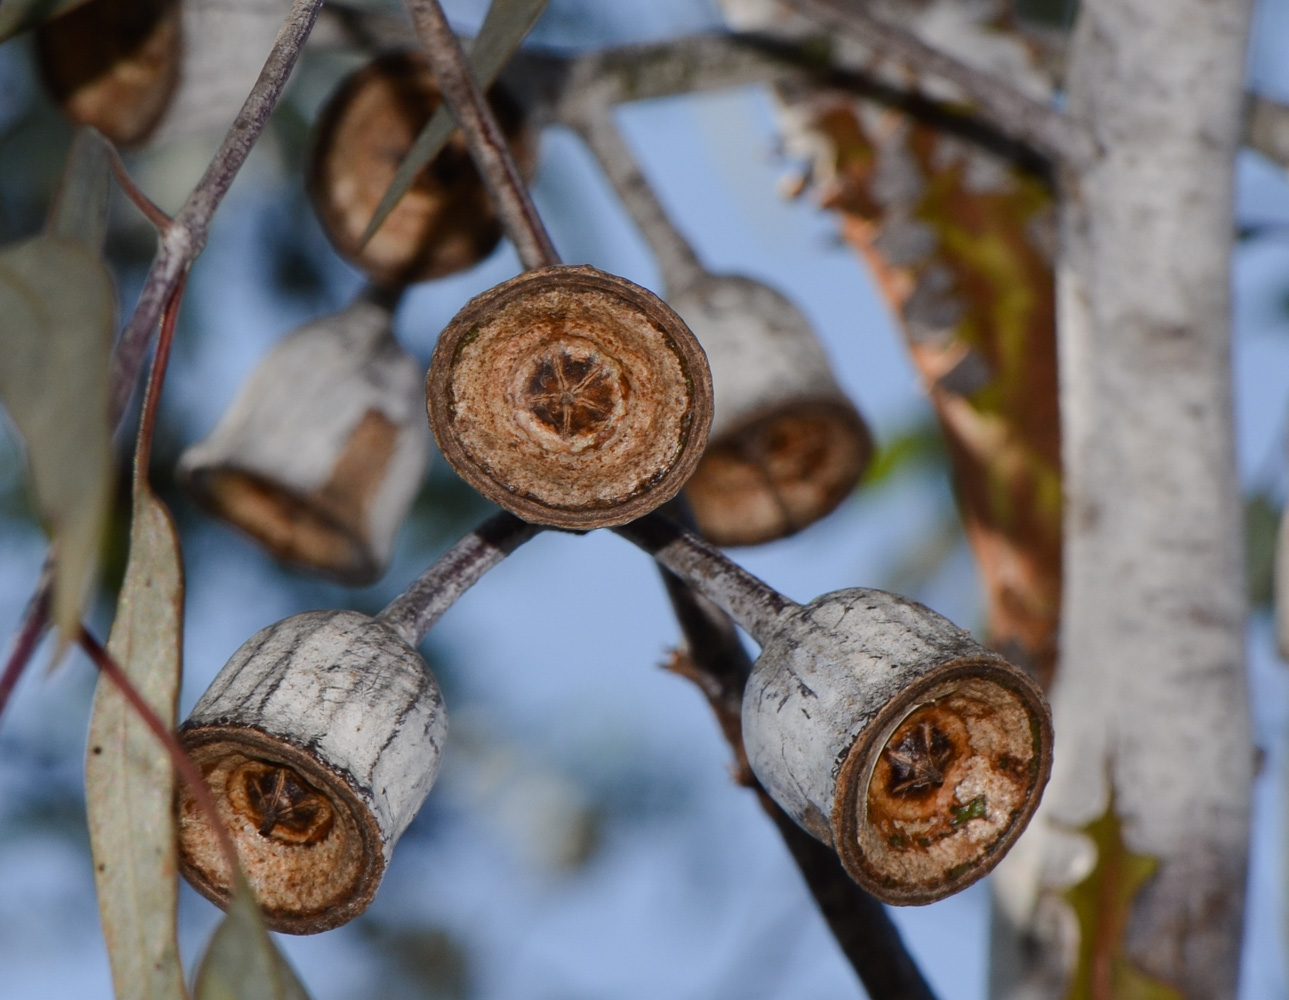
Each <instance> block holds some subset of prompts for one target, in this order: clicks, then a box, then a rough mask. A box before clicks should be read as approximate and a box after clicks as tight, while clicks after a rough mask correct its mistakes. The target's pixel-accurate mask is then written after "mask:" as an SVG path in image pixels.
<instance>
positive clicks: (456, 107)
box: [404, 0, 560, 270]
mask: <svg viewBox="0 0 1289 1000" xmlns="http://www.w3.org/2000/svg"><path fill="white" fill-rule="evenodd" d="M404 7H405V8H406V9H407V13H408V14H409V15H410V16H411V18H412V24H413V25H414V26H415V28H416V34H417V37H418V38H419V39H420V42H421V45H422V46H424V48H425V52H426V55H427V56H428V57H429V60H430V66H431V68H432V69H433V70H434V76H435V79H436V80H437V81H438V84H439V88H440V89H441V90H442V91H443V99H444V100H445V101H446V102H447V105H448V107H449V108H450V109H451V110H452V114H453V116H454V117H455V118H456V120H457V123H458V124H459V125H460V126H461V132H462V134H463V135H464V136H465V140H466V144H467V145H468V146H469V147H470V155H471V157H473V159H474V162H475V165H476V166H477V167H478V168H479V174H480V175H481V176H482V177H483V182H484V184H485V186H486V187H487V188H488V194H489V195H491V196H492V201H493V204H494V205H495V206H496V208H497V214H498V215H499V216H500V217H501V221H502V225H504V226H505V228H506V235H508V236H509V237H510V240H511V242H512V243H514V244H515V249H516V251H518V253H519V259H520V260H521V261H522V262H523V265H524V267H525V268H528V269H529V270H531V269H534V268H539V267H550V266H552V265H555V264H558V263H559V262H560V261H559V255H558V254H557V253H556V252H555V245H554V244H553V243H552V242H551V239H550V236H549V235H548V234H547V232H546V227H545V226H544V225H543V224H542V220H541V217H540V216H539V215H538V214H537V208H536V207H535V206H534V205H533V200H532V198H531V197H530V196H529V194H528V189H527V188H526V187H525V186H524V180H523V177H522V176H521V175H520V173H519V167H518V166H516V164H515V159H514V157H513V156H511V155H510V147H509V146H508V145H507V144H506V138H505V136H504V135H503V134H502V131H501V127H500V126H499V125H498V124H497V119H496V117H495V116H494V115H493V113H492V108H491V107H489V106H488V102H487V100H486V99H485V98H484V96H483V91H481V90H480V89H479V85H478V83H476V82H475V79H474V76H473V75H472V74H471V73H470V65H469V63H467V62H466V58H465V53H464V52H462V51H461V45H460V43H459V42H458V41H457V39H456V36H455V35H454V34H452V28H451V27H450V26H449V24H448V19H447V18H446V17H445V16H444V14H443V8H442V7H440V6H439V3H438V0H404Z"/></svg>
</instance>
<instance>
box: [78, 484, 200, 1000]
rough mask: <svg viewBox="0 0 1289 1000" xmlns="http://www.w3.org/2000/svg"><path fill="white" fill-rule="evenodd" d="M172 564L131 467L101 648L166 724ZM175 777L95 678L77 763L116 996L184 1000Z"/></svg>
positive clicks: (131, 715) (171, 670)
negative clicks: (111, 614)
mask: <svg viewBox="0 0 1289 1000" xmlns="http://www.w3.org/2000/svg"><path fill="white" fill-rule="evenodd" d="M183 586H184V583H183V564H182V561H181V555H180V550H179V539H178V535H177V534H176V532H175V527H174V523H173V521H172V520H171V518H170V512H169V511H167V510H166V508H165V506H164V505H163V504H162V503H161V501H159V500H158V499H157V498H156V497H155V496H154V495H153V493H152V491H151V490H150V489H149V488H148V486H147V484H146V482H145V481H144V480H143V478H142V477H141V476H140V475H139V472H138V470H136V475H135V492H134V516H133V519H132V521H131V525H130V557H129V563H128V565H127V567H126V571H125V581H124V583H123V584H122V586H121V594H120V598H119V599H118V601H117V605H116V618H115V620H114V621H113V623H112V633H111V635H110V636H109V638H108V643H107V648H108V652H110V653H111V654H112V657H113V659H115V660H116V662H117V663H119V664H120V665H121V669H122V670H123V671H124V672H125V674H126V676H127V677H129V678H130V681H131V682H132V683H133V684H134V687H135V688H136V689H137V690H138V692H139V694H141V695H142V696H143V698H144V700H145V701H146V702H147V703H148V704H149V705H150V706H151V707H152V709H153V711H155V712H156V713H157V715H158V717H159V718H161V719H162V720H163V721H164V722H166V723H167V724H168V725H170V726H173V725H174V723H175V716H176V713H177V706H178V699H179V681H180V675H181V672H182V666H181V664H182V661H181V655H182V654H181V651H182V647H183ZM174 796H175V776H174V770H173V768H172V767H171V764H170V757H169V755H168V754H167V753H166V750H165V748H164V747H163V746H162V745H161V743H160V742H159V741H158V740H157V738H156V736H155V735H154V734H153V733H152V732H151V731H150V730H149V729H148V727H147V726H146V725H145V724H144V723H143V721H142V720H141V719H139V717H138V715H137V714H136V713H135V711H134V710H133V708H132V707H131V706H130V705H129V703H128V702H127V701H126V700H125V698H124V697H123V696H122V695H121V693H120V692H119V691H118V690H117V689H116V686H115V685H114V684H112V683H111V681H109V680H108V678H106V677H103V676H100V678H99V682H98V688H97V690H96V691H95V693H94V711H93V714H92V715H91V717H90V732H89V751H88V753H87V755H86V759H85V798H86V809H87V812H88V817H89V829H90V848H91V850H92V852H93V856H94V881H95V885H96V887H97V889H98V907H99V916H100V918H101V920H102V922H103V937H104V939H105V940H106V942H107V951H108V958H109V959H110V960H111V963H112V982H113V985H114V986H115V993H116V996H117V998H118V1000H125V998H129V1000H183V998H185V997H186V996H187V993H186V991H185V990H184V981H183V968H182V966H181V965H180V962H179V950H178V944H177V942H176V939H175V907H176V902H177V899H178V890H179V886H178V875H177V872H176V867H175V815H174Z"/></svg>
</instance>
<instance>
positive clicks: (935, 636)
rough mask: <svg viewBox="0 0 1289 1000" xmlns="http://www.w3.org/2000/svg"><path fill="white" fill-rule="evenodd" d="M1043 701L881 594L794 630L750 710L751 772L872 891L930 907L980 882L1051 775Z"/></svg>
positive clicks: (762, 670)
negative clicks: (930, 904) (832, 848)
mask: <svg viewBox="0 0 1289 1000" xmlns="http://www.w3.org/2000/svg"><path fill="white" fill-rule="evenodd" d="M1048 719H1049V715H1048V711H1047V707H1046V703H1045V702H1044V700H1043V697H1042V695H1041V693H1040V692H1039V690H1038V688H1037V686H1036V685H1035V684H1034V683H1033V682H1032V681H1031V680H1030V679H1029V678H1028V677H1027V676H1025V675H1024V674H1022V673H1021V672H1020V671H1019V670H1017V669H1016V668H1015V667H1012V666H1011V665H1010V664H1008V663H1007V662H1006V661H1005V660H1003V659H1002V658H1001V657H999V656H997V655H996V654H994V653H992V652H990V651H988V650H986V649H985V648H984V647H982V646H980V645H979V644H978V643H976V642H975V641H974V640H973V639H972V638H971V636H970V635H969V634H968V633H966V632H965V631H963V630H962V629H959V628H958V627H956V626H955V625H953V624H952V623H951V622H949V621H948V620H947V619H945V618H942V617H941V616H940V615H937V614H935V613H934V612H932V611H930V610H929V609H927V608H925V607H923V606H922V605H920V604H917V603H916V602H914V601H910V600H907V599H905V598H902V597H898V596H896V595H893V594H888V593H885V592H883V591H878V590H861V589H855V590H843V591H838V592H836V593H833V594H828V595H825V596H824V597H821V598H818V599H817V600H815V601H814V602H812V603H811V604H809V605H807V606H805V607H803V608H801V609H800V610H799V611H797V612H795V613H793V614H791V615H788V616H786V617H785V619H784V621H783V624H782V625H781V627H780V628H779V630H778V631H777V632H776V633H775V634H774V635H773V636H771V637H770V639H769V640H768V641H767V642H766V645H765V648H764V650H763V652H762V654H761V657H760V658H759V659H758V660H757V664H756V667H755V669H754V670H753V673H752V677H751V679H750V681H749V683H748V687H747V691H746V694H745V696H744V701H743V738H744V743H745V745H746V747H747V753H748V759H749V761H750V763H751V765H752V770H753V771H754V772H755V773H756V776H757V777H758V778H759V779H760V781H761V783H762V784H763V785H764V786H765V788H766V790H767V791H769V793H770V794H771V795H772V796H773V797H774V799H775V800H776V801H777V802H778V803H779V804H780V805H781V806H783V808H784V809H785V810H786V811H787V812H788V813H789V814H790V815H792V816H793V817H794V818H795V819H796V820H797V822H798V823H800V824H801V825H802V827H804V828H805V829H806V830H809V831H810V832H811V833H812V834H814V835H815V836H816V837H818V838H819V839H820V840H823V841H824V842H826V843H830V844H832V845H833V846H834V847H835V848H836V849H837V851H838V853H839V855H840V856H841V859H842V862H843V864H844V865H845V866H846V869H847V871H849V872H850V874H851V875H852V877H854V878H855V879H856V880H857V881H858V882H860V884H861V885H864V887H865V888H867V889H869V891H871V892H873V893H874V894H875V895H877V896H878V897H879V898H881V899H883V900H884V901H886V902H892V903H921V902H929V901H931V900H932V899H936V898H939V897H941V896H944V895H948V894H949V893H951V892H956V891H957V890H959V889H961V888H964V887H965V886H966V885H969V884H970V883H971V882H973V881H975V880H976V879H978V878H980V877H981V876H982V875H984V874H985V872H987V871H988V870H989V868H990V867H992V866H993V864H994V863H995V862H996V861H997V860H998V859H999V858H1000V857H1001V856H1002V854H1003V853H1004V852H1005V849H1006V847H1007V846H1008V845H1009V844H1010V843H1011V841H1012V840H1014V839H1015V837H1016V836H1017V835H1018V834H1019V832H1020V830H1021V829H1023V827H1024V825H1025V823H1026V822H1027V821H1028V819H1029V816H1030V815H1031V814H1032V812H1033V809H1034V807H1035V806H1036V805H1037V802H1038V796H1039V793H1040V792H1041V789H1042V785H1043V783H1044V782H1045V781H1046V778H1047V773H1048V770H1049V768H1050V754H1051V729H1050V722H1049V721H1048Z"/></svg>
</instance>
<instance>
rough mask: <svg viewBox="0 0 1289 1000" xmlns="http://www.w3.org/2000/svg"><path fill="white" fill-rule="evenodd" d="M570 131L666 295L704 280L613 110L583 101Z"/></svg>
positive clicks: (699, 266)
mask: <svg viewBox="0 0 1289 1000" xmlns="http://www.w3.org/2000/svg"><path fill="white" fill-rule="evenodd" d="M573 127H574V128H575V129H576V130H577V133H578V134H579V135H580V136H581V137H582V140H583V141H584V142H585V143H586V145H587V147H588V148H589V149H590V150H591V152H592V153H593V154H594V155H595V158H596V159H597V160H598V161H599V162H600V167H601V168H602V169H603V170H604V174H605V176H606V177H608V179H609V183H610V184H612V185H613V189H614V190H615V191H616V192H617V193H618V197H619V198H621V199H622V204H623V205H624V206H626V209H627V212H628V214H629V215H630V216H631V218H632V220H633V221H634V222H635V224H636V226H637V227H638V228H639V229H640V232H641V234H642V235H643V236H644V238H645V241H646V242H648V244H649V247H650V249H652V250H653V253H654V257H656V258H657V260H658V267H659V269H660V270H661V271H662V280H663V284H664V285H665V286H666V289H667V292H668V294H671V295H674V294H676V293H678V292H682V291H684V290H685V289H686V288H689V287H690V286H691V285H694V284H696V283H697V282H698V281H700V280H702V279H703V278H704V277H706V275H707V271H706V270H705V269H704V268H703V265H702V263H701V262H700V261H699V259H698V254H696V253H695V252H694V248H693V246H692V245H691V244H690V242H689V240H687V239H686V238H685V236H684V235H683V234H682V233H681V232H680V230H679V229H677V228H676V224H675V223H674V222H672V220H671V218H670V217H669V216H668V215H667V210H666V209H665V208H663V206H662V202H661V201H659V200H658V196H657V195H656V194H655V193H654V190H653V187H652V186H650V184H649V181H648V180H647V179H646V178H645V176H644V174H643V173H642V172H641V170H640V165H639V163H638V162H637V161H636V158H635V156H634V155H633V154H632V152H631V149H630V148H629V147H628V146H627V144H626V141H625V140H624V139H623V138H622V134H621V133H620V132H619V131H618V128H617V126H616V125H615V124H614V122H613V108H612V106H611V105H609V104H606V103H604V102H602V101H588V102H587V103H586V105H585V106H584V108H583V113H582V114H581V116H580V117H579V118H578V120H577V121H576V122H574V123H573Z"/></svg>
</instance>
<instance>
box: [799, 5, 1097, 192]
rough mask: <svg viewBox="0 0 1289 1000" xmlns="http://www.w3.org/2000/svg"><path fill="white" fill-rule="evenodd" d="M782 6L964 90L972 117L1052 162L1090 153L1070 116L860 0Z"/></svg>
mask: <svg viewBox="0 0 1289 1000" xmlns="http://www.w3.org/2000/svg"><path fill="white" fill-rule="evenodd" d="M788 4H789V6H791V7H793V8H795V9H796V10H797V11H799V12H800V13H801V14H804V15H805V16H806V17H809V18H811V19H812V20H814V21H816V22H818V23H819V24H822V25H825V26H826V27H829V28H831V29H833V30H834V31H841V32H845V33H846V34H849V35H852V36H853V37H855V38H857V39H859V40H860V41H862V42H864V43H865V44H868V45H872V46H874V47H876V48H879V49H881V50H882V51H883V52H884V53H886V54H889V55H892V56H895V57H896V58H899V59H902V60H904V61H905V62H907V63H908V64H909V65H910V66H912V67H913V68H914V69H917V70H920V71H922V72H924V73H927V74H930V75H932V76H937V77H940V78H941V79H942V80H947V81H949V82H950V83H952V84H954V85H955V86H957V87H958V88H959V89H960V90H962V91H963V92H964V93H965V94H966V96H967V98H968V99H969V100H970V101H971V102H972V104H973V105H974V106H975V111H976V114H977V115H979V116H980V117H982V118H984V119H986V120H987V121H989V122H990V123H991V124H992V125H993V126H994V127H995V128H997V129H998V130H999V131H1001V132H1004V133H1006V134H1009V135H1013V136H1015V137H1016V138H1018V139H1020V140H1021V141H1023V142H1026V143H1029V144H1030V145H1032V146H1033V147H1034V148H1036V149H1038V150H1039V151H1041V152H1042V153H1044V154H1045V155H1047V156H1048V157H1049V158H1051V159H1052V160H1054V161H1058V162H1062V163H1064V164H1065V165H1067V166H1070V167H1075V168H1077V167H1078V166H1079V165H1081V164H1083V163H1085V162H1086V161H1087V160H1088V159H1089V158H1090V157H1091V155H1092V140H1091V138H1090V137H1089V136H1088V135H1087V134H1086V133H1085V132H1084V131H1083V129H1082V128H1081V127H1080V126H1079V125H1078V123H1077V122H1076V121H1074V119H1072V118H1070V117H1069V116H1068V115H1065V114H1063V113H1062V112H1060V111H1058V110H1056V109H1055V108H1053V107H1051V106H1050V105H1047V104H1041V103H1039V102H1038V101H1035V100H1034V99H1032V98H1030V97H1027V96H1026V95H1025V94H1022V93H1021V92H1020V91H1018V90H1016V89H1015V88H1014V87H1012V86H1011V85H1010V84H1008V83H1004V82H1003V81H1002V80H999V79H998V78H997V77H995V76H992V75H991V74H989V73H982V72H981V71H980V70H977V69H975V68H974V67H972V66H968V65H967V64H966V63H964V62H960V61H959V60H957V59H955V58H953V57H952V56H950V55H948V54H946V53H944V52H941V51H940V50H939V49H936V48H933V47H931V46H930V45H927V44H926V43H925V42H923V41H922V40H921V39H920V38H918V37H917V36H915V35H913V34H912V33H910V32H908V31H905V30H904V29H903V28H898V27H896V26H894V25H891V24H887V23H886V22H885V21H883V20H881V19H880V18H876V17H873V15H872V14H870V13H869V12H868V11H867V10H866V9H865V8H864V6H863V4H862V3H861V2H860V0H788Z"/></svg>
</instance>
